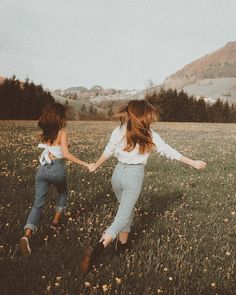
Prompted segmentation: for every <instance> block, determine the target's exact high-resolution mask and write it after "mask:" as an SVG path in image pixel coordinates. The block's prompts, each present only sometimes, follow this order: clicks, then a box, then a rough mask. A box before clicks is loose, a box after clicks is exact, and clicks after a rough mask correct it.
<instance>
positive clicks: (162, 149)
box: [103, 125, 182, 164]
mask: <svg viewBox="0 0 236 295" xmlns="http://www.w3.org/2000/svg"><path fill="white" fill-rule="evenodd" d="M125 133H126V126H125V125H123V126H122V127H116V128H115V129H114V130H113V132H112V134H111V137H110V140H109V142H108V144H107V146H106V148H105V150H104V152H103V155H104V156H106V157H108V158H109V157H111V156H112V155H113V154H114V155H115V157H116V158H117V159H118V161H120V162H122V163H126V164H146V163H147V159H148V156H149V153H145V154H140V153H139V148H138V145H136V147H135V148H134V149H133V150H132V151H130V152H127V151H124V148H125V146H126V140H125ZM151 133H152V140H153V143H154V144H155V147H156V148H155V151H156V152H157V153H160V154H161V155H163V156H166V157H167V158H169V159H175V160H180V158H181V157H182V155H181V154H180V153H179V152H177V151H176V150H175V149H173V148H172V147H171V146H169V145H168V144H166V143H165V142H164V141H163V139H162V138H161V137H160V136H159V135H158V134H157V132H155V131H153V130H151Z"/></svg>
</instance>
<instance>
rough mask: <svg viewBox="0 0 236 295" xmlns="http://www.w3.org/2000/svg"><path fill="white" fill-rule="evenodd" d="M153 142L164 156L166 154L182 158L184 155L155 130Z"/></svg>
mask: <svg viewBox="0 0 236 295" xmlns="http://www.w3.org/2000/svg"><path fill="white" fill-rule="evenodd" d="M152 136H153V142H154V144H155V146H156V152H158V153H160V154H161V155H163V156H166V157H167V158H169V159H175V160H178V161H179V160H180V158H181V157H182V155H181V154H180V153H179V152H178V151H176V150H175V149H173V148H172V147H171V146H169V145H168V144H166V143H165V142H164V140H163V139H162V138H161V137H160V135H158V134H157V133H156V132H155V131H152Z"/></svg>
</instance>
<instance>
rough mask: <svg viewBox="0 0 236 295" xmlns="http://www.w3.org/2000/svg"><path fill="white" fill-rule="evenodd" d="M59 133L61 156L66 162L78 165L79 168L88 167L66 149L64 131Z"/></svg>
mask: <svg viewBox="0 0 236 295" xmlns="http://www.w3.org/2000/svg"><path fill="white" fill-rule="evenodd" d="M60 133H61V149H62V153H63V156H64V158H65V159H66V160H68V161H71V162H73V163H76V164H79V165H81V166H84V167H88V163H86V162H84V161H82V160H80V159H79V158H76V157H75V156H73V155H72V154H71V153H70V152H69V149H68V136H67V132H66V129H63V130H61V131H60Z"/></svg>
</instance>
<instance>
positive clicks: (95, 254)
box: [80, 242, 105, 274]
mask: <svg viewBox="0 0 236 295" xmlns="http://www.w3.org/2000/svg"><path fill="white" fill-rule="evenodd" d="M104 249H105V247H104V245H103V243H102V242H98V243H97V244H96V245H95V246H94V247H93V248H89V249H86V250H85V252H84V255H83V259H82V261H81V264H80V269H81V271H82V273H84V274H86V273H88V272H90V271H91V270H92V269H93V266H95V267H96V266H98V264H99V260H100V258H101V255H102V254H103V252H104Z"/></svg>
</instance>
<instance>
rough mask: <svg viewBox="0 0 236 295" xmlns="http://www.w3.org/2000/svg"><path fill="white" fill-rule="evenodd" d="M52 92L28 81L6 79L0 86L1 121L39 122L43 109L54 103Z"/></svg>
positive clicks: (14, 78) (13, 78)
mask: <svg viewBox="0 0 236 295" xmlns="http://www.w3.org/2000/svg"><path fill="white" fill-rule="evenodd" d="M54 102H55V100H54V98H53V97H52V96H51V94H50V92H48V91H45V90H44V89H43V87H42V86H41V85H35V84H34V83H33V82H30V81H29V79H26V80H25V81H24V82H21V81H19V80H18V79H16V77H15V76H13V77H12V78H6V79H5V80H4V81H3V83H1V84H0V119H3V120H6V119H10V120H37V119H38V118H39V117H40V115H41V114H42V111H43V109H44V108H45V107H46V106H47V105H49V104H52V103H54Z"/></svg>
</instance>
